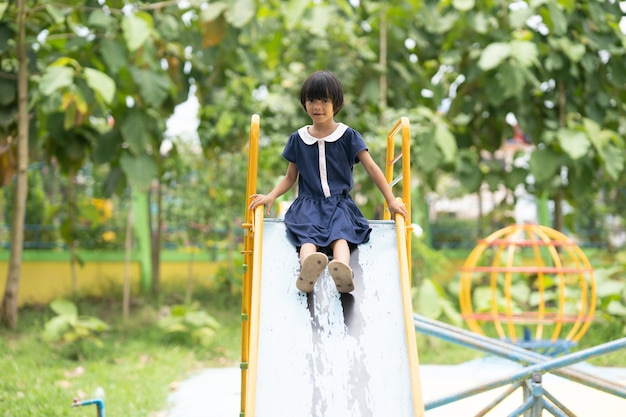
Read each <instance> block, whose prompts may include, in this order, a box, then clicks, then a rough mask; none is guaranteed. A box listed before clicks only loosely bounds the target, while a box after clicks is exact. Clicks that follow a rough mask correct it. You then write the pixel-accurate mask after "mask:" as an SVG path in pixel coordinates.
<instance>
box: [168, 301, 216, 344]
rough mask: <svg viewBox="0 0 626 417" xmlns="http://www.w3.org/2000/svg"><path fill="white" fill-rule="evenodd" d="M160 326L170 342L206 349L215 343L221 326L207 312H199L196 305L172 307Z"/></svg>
mask: <svg viewBox="0 0 626 417" xmlns="http://www.w3.org/2000/svg"><path fill="white" fill-rule="evenodd" d="M158 326H159V328H160V329H162V330H163V332H164V336H165V340H167V341H168V342H172V343H176V344H183V345H200V346H205V347H206V346H210V345H211V343H212V342H213V339H214V337H215V335H216V330H217V329H219V327H220V324H219V323H218V321H217V320H216V319H215V318H214V317H213V316H211V315H209V314H208V313H207V312H206V311H203V310H199V309H198V304H197V303H196V304H193V305H191V306H184V305H180V304H179V305H173V306H171V307H170V308H169V314H167V315H165V316H164V317H163V318H161V319H160V320H159V323H158Z"/></svg>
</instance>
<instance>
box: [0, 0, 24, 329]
mask: <svg viewBox="0 0 626 417" xmlns="http://www.w3.org/2000/svg"><path fill="white" fill-rule="evenodd" d="M25 8H26V0H18V1H17V32H18V33H17V45H16V51H17V62H18V68H17V105H18V116H17V142H18V144H17V147H18V150H17V157H18V160H17V186H16V192H15V197H14V201H15V203H14V206H15V207H14V213H13V222H12V225H11V242H12V245H11V253H10V258H9V269H8V272H7V282H6V287H5V290H4V296H3V297H2V305H1V314H2V317H1V318H2V322H3V323H4V324H5V325H6V326H8V327H10V328H15V327H17V321H18V292H19V283H20V272H21V266H22V242H23V240H24V222H23V219H24V213H25V212H26V194H27V192H28V189H27V187H28V178H27V169H28V125H29V120H28V110H27V106H28V68H27V57H26V44H25V43H26V19H25V16H26V13H25ZM3 14H4V10H1V9H0V17H2V15H3ZM9 146H10V142H9Z"/></svg>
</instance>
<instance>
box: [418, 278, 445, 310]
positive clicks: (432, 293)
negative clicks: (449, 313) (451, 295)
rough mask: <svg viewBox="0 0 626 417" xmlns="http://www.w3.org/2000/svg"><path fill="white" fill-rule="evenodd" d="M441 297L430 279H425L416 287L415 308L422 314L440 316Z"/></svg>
mask: <svg viewBox="0 0 626 417" xmlns="http://www.w3.org/2000/svg"><path fill="white" fill-rule="evenodd" d="M440 299H441V297H440V296H439V292H438V291H437V288H436V287H435V285H434V284H433V282H432V281H431V280H430V279H425V280H424V282H422V285H420V287H419V289H417V300H416V305H415V308H416V310H417V312H418V313H419V314H421V315H423V316H426V317H430V318H432V319H437V318H439V316H441V313H442V308H441V302H440Z"/></svg>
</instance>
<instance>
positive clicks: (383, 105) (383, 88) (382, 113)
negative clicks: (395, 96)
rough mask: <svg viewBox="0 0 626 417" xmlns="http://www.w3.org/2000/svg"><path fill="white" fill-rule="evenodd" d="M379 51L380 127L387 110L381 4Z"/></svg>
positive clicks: (384, 14) (383, 9)
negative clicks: (381, 71)
mask: <svg viewBox="0 0 626 417" xmlns="http://www.w3.org/2000/svg"><path fill="white" fill-rule="evenodd" d="M379 43H380V46H379V48H380V51H379V56H378V64H379V65H380V67H381V68H382V69H383V73H382V74H381V75H380V79H379V86H380V125H381V126H385V125H386V124H387V122H386V121H385V110H386V109H387V7H386V4H384V3H383V5H382V7H381V8H380V35H379Z"/></svg>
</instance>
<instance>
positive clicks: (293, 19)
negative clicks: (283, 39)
mask: <svg viewBox="0 0 626 417" xmlns="http://www.w3.org/2000/svg"><path fill="white" fill-rule="evenodd" d="M308 5H309V0H289V1H288V2H286V4H284V6H283V7H284V8H285V11H284V16H285V26H286V28H287V30H293V29H294V28H295V26H296V25H297V24H298V22H300V20H301V19H302V16H303V15H304V11H305V10H306V8H307V6H308Z"/></svg>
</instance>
